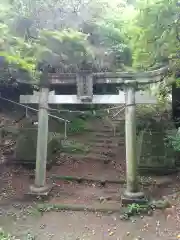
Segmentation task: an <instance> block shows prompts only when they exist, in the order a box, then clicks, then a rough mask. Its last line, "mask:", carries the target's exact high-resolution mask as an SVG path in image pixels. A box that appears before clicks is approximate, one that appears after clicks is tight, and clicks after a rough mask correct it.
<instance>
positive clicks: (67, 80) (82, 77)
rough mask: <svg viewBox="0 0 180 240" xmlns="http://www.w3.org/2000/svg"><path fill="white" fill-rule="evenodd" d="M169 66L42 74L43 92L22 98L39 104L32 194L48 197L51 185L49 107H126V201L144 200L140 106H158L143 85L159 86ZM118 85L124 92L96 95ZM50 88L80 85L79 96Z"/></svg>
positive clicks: (41, 88)
mask: <svg viewBox="0 0 180 240" xmlns="http://www.w3.org/2000/svg"><path fill="white" fill-rule="evenodd" d="M167 71H168V67H163V68H160V69H158V70H154V71H149V72H142V73H128V72H117V73H106V72H103V73H89V72H85V71H84V72H80V73H78V74H59V75H54V74H51V75H50V74H49V73H48V69H47V68H45V70H44V71H43V74H42V75H41V81H40V82H41V85H40V91H39V92H34V94H33V95H21V96H20V103H23V104H39V115H38V123H39V124H38V136H37V152H36V173H35V183H34V185H33V186H31V187H30V190H31V192H32V194H37V195H47V194H48V193H49V191H50V189H51V188H50V186H47V185H46V161H47V138H48V104H124V103H125V105H126V111H125V132H126V178H127V179H126V180H127V184H126V191H125V192H124V199H126V200H129V201H138V200H140V201H141V200H143V199H144V194H143V193H142V192H140V191H139V184H138V174H137V165H138V163H137V154H136V104H156V103H157V99H156V97H152V96H150V95H148V94H140V92H139V91H138V90H139V89H141V87H142V86H144V85H147V84H152V83H156V82H158V81H160V80H162V79H163V77H164V76H165V75H166V73H167ZM102 83H103V84H105V85H108V84H115V85H118V86H123V89H124V91H119V94H117V95H94V94H93V85H94V84H102ZM50 85H51V86H53V87H55V86H56V85H76V87H77V94H76V95H55V94H54V92H50V90H49V88H50Z"/></svg>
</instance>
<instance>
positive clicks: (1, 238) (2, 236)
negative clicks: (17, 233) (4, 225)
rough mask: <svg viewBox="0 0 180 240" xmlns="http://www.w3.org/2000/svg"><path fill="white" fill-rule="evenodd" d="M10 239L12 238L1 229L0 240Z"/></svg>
mask: <svg viewBox="0 0 180 240" xmlns="http://www.w3.org/2000/svg"><path fill="white" fill-rule="evenodd" d="M11 239H13V238H12V236H11V235H10V234H9V233H6V232H5V231H3V230H2V229H0V240H11ZM14 239H15V238H14Z"/></svg>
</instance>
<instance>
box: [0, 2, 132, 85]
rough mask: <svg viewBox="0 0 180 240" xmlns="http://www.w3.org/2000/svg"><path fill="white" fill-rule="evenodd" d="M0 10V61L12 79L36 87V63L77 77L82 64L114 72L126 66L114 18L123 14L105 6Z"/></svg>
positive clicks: (68, 4)
mask: <svg viewBox="0 0 180 240" xmlns="http://www.w3.org/2000/svg"><path fill="white" fill-rule="evenodd" d="M100 6H101V7H100ZM0 10H1V17H0V20H1V25H0V33H1V37H0V55H1V56H4V58H5V59H6V62H7V64H8V66H6V67H7V68H8V69H10V74H11V75H13V77H15V78H18V79H22V80H25V81H29V80H30V79H31V80H32V79H33V80H35V81H38V79H39V73H38V71H37V69H36V65H37V63H38V62H46V63H49V64H51V65H53V66H54V67H57V68H59V69H61V71H77V70H78V69H79V68H80V67H81V64H82V63H83V62H85V63H86V64H88V66H89V67H90V68H93V69H119V68H121V66H122V65H123V64H129V62H130V61H131V57H130V55H131V54H130V52H129V50H128V46H127V44H126V41H125V39H124V35H123V31H121V27H122V22H123V20H122V19H121V18H120V17H118V18H116V17H117V16H118V14H119V15H120V13H121V12H122V9H120V8H117V6H116V5H114V6H113V5H110V4H109V3H108V1H106V0H101V1H100V2H98V1H96V0H93V1H88V0H84V1H80V2H79V1H77V0H73V1H70V2H69V1H60V0H58V1H55V0H49V1H37V0H34V1H33V2H32V4H31V5H29V2H27V1H25V0H22V1H20V0H17V1H11V2H10V3H9V4H8V2H4V1H3V2H2V3H1V4H0ZM113 14H114V16H113ZM85 16H86V17H85Z"/></svg>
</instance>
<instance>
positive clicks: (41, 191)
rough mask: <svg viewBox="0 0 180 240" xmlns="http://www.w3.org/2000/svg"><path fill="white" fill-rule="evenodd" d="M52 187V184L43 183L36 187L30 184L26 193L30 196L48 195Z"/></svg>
mask: <svg viewBox="0 0 180 240" xmlns="http://www.w3.org/2000/svg"><path fill="white" fill-rule="evenodd" d="M52 188H53V185H45V186H43V187H37V186H36V185H31V186H30V189H29V192H28V193H27V195H31V196H48V195H49V194H50V192H51V190H52Z"/></svg>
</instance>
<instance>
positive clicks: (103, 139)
mask: <svg viewBox="0 0 180 240" xmlns="http://www.w3.org/2000/svg"><path fill="white" fill-rule="evenodd" d="M89 142H90V143H91V142H94V143H107V144H111V143H117V144H123V143H124V142H125V141H124V139H122V140H121V139H120V140H119V141H118V140H115V139H105V138H102V139H101V138H96V139H91V140H89Z"/></svg>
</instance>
